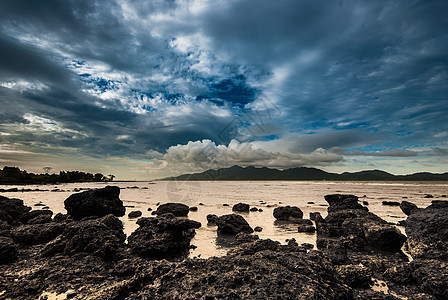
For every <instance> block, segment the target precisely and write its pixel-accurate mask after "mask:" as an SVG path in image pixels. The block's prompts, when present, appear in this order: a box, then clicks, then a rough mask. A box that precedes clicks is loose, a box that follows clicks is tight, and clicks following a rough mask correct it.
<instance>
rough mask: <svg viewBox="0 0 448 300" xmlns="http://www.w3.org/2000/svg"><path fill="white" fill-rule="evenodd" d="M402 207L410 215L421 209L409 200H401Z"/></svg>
mask: <svg viewBox="0 0 448 300" xmlns="http://www.w3.org/2000/svg"><path fill="white" fill-rule="evenodd" d="M400 208H401V210H402V211H403V213H404V214H405V215H407V216H410V215H412V214H413V213H415V212H417V211H418V210H419V208H418V207H417V205H415V204H414V203H411V202H409V201H401V203H400Z"/></svg>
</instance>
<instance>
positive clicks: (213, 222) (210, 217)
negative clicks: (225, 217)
mask: <svg viewBox="0 0 448 300" xmlns="http://www.w3.org/2000/svg"><path fill="white" fill-rule="evenodd" d="M218 218H219V217H218V216H217V215H214V214H209V215H207V222H208V225H216V222H217V221H218Z"/></svg>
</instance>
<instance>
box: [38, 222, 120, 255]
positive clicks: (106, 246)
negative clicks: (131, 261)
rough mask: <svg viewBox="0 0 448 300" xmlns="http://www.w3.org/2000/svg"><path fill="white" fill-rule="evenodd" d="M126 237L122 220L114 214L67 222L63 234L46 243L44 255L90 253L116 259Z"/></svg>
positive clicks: (43, 250)
mask: <svg viewBox="0 0 448 300" xmlns="http://www.w3.org/2000/svg"><path fill="white" fill-rule="evenodd" d="M125 239H126V235H125V234H124V232H123V224H122V222H121V221H120V220H119V219H118V218H117V217H115V216H114V215H107V216H105V217H103V218H99V219H93V220H85V221H80V222H71V223H69V224H67V226H66V228H65V229H64V231H63V232H62V234H61V235H59V236H58V237H57V238H56V239H54V240H52V241H51V242H49V243H47V244H46V245H45V247H44V248H43V249H42V255H44V256H54V255H56V254H64V255H74V254H76V253H88V254H93V255H96V256H99V257H102V258H104V259H114V258H116V257H118V256H119V255H120V252H121V251H122V250H123V249H124V247H125V245H124V241H125Z"/></svg>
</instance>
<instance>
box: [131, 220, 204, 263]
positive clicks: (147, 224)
mask: <svg viewBox="0 0 448 300" xmlns="http://www.w3.org/2000/svg"><path fill="white" fill-rule="evenodd" d="M137 224H138V225H140V227H139V228H137V230H135V231H134V232H133V233H132V234H131V235H130V236H129V238H128V245H129V247H130V248H131V249H132V252H133V253H135V254H138V255H140V256H143V257H147V258H169V257H173V256H182V255H184V254H186V253H187V252H188V250H189V248H190V241H191V239H192V238H193V237H194V235H195V233H196V232H195V228H199V227H201V223H199V222H196V221H193V220H188V219H180V218H176V217H175V216H174V215H173V214H169V213H167V214H163V215H161V216H158V217H156V218H140V219H139V220H138V221H137Z"/></svg>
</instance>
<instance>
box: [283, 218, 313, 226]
mask: <svg viewBox="0 0 448 300" xmlns="http://www.w3.org/2000/svg"><path fill="white" fill-rule="evenodd" d="M288 221H289V222H291V223H294V224H299V225H307V226H313V222H312V221H311V220H308V219H297V218H290V219H289V220H288Z"/></svg>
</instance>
